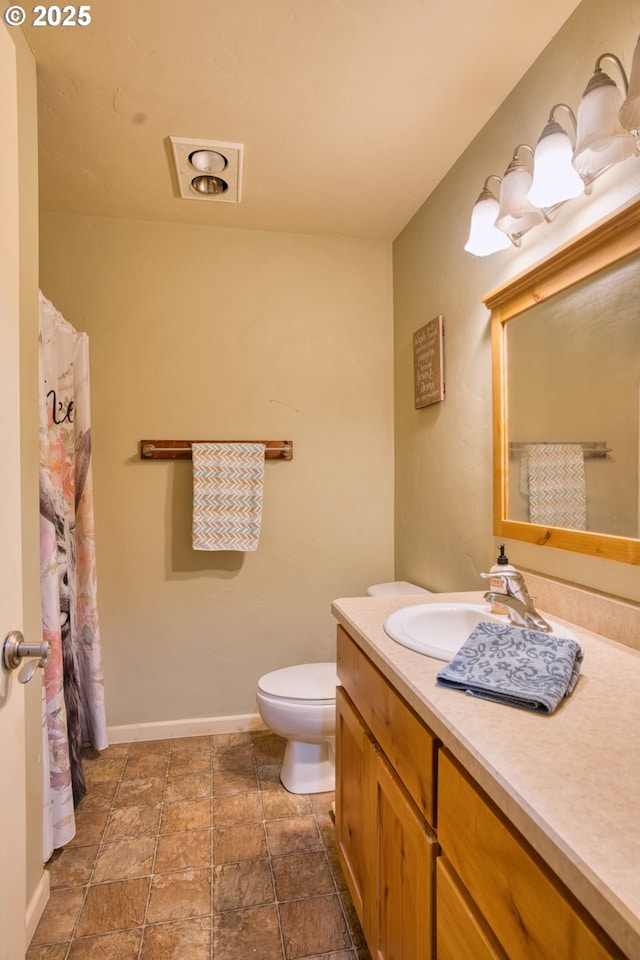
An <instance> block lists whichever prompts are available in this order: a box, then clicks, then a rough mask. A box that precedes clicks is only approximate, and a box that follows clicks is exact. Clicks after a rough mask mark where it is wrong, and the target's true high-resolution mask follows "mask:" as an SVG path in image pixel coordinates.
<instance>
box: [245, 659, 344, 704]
mask: <svg viewBox="0 0 640 960" xmlns="http://www.w3.org/2000/svg"><path fill="white" fill-rule="evenodd" d="M338 682H339V681H338V677H337V675H336V665H335V663H301V664H298V665H297V666H295V667H283V669H282V670H274V671H273V672H272V673H266V674H265V675H264V677H260V679H259V680H258V690H261V691H262V693H267V694H269V695H270V696H272V697H285V698H286V699H287V700H335V698H336V687H337V685H338Z"/></svg>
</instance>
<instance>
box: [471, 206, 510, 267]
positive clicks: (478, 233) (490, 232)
mask: <svg viewBox="0 0 640 960" xmlns="http://www.w3.org/2000/svg"><path fill="white" fill-rule="evenodd" d="M498 206H499V205H498V201H497V200H496V198H495V197H494V196H493V195H492V194H491V193H489V192H488V191H483V192H482V193H481V194H480V197H479V198H478V200H477V201H476V203H475V205H474V207H473V210H472V212H471V229H470V231H469V239H468V240H467V242H466V244H465V247H464V248H465V250H466V251H467V252H468V253H472V254H473V255H474V256H476V257H488V256H489V255H490V254H492V253H497V252H498V250H506V249H507V247H510V246H511V241H510V240H509V238H508V237H507V236H506V235H505V234H504V233H501V232H500V230H498V229H497V228H496V226H495V220H496V216H497V214H498Z"/></svg>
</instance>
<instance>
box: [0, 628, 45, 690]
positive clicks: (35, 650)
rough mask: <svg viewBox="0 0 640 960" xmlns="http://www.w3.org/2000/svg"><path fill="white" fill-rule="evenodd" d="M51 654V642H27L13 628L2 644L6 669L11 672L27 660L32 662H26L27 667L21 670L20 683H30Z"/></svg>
mask: <svg viewBox="0 0 640 960" xmlns="http://www.w3.org/2000/svg"><path fill="white" fill-rule="evenodd" d="M50 654H51V644H49V643H46V642H44V641H43V642H42V643H27V642H26V641H25V639H24V637H23V635H22V634H21V633H20V631H19V630H12V631H11V633H8V634H7V635H6V637H5V638H4V644H3V646H2V662H3V664H4V667H5V670H7V671H8V672H10V671H11V670H15V669H16V668H17V667H19V666H20V664H22V663H23V661H25V660H31V663H28V664H25V669H24V670H21V671H20V673H19V675H18V679H19V681H20V683H28V682H29V680H31V677H32V676H33V675H34V673H35V672H36V670H37V668H38V667H44V665H45V663H46V662H47V660H48V659H49V656H50Z"/></svg>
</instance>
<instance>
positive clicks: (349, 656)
mask: <svg viewBox="0 0 640 960" xmlns="http://www.w3.org/2000/svg"><path fill="white" fill-rule="evenodd" d="M337 659H338V676H339V678H340V681H341V683H342V685H343V687H344V688H345V690H346V691H347V693H348V694H349V696H350V697H351V700H352V701H353V703H354V704H355V707H356V709H357V710H358V712H359V713H360V715H361V716H362V718H363V720H364V722H365V723H366V725H367V726H368V727H369V729H370V730H371V733H372V734H373V736H374V738H375V739H376V740H377V742H378V743H379V745H380V747H381V748H382V750H383V751H384V753H385V755H386V757H387V759H388V760H389V763H390V764H391V766H392V767H393V769H394V770H395V771H396V773H397V774H398V776H399V777H400V779H401V780H402V782H403V784H404V785H405V787H406V789H407V790H408V792H409V794H410V796H411V798H412V800H413V801H414V803H415V804H416V805H417V807H418V809H419V810H421V811H422V813H423V815H424V817H425V819H426V820H427V821H428V822H429V823H430V824H431V826H433V827H435V825H436V804H435V782H436V781H435V772H436V752H437V751H436V747H437V740H436V739H435V737H434V736H433V734H432V733H431V732H430V731H429V730H428V729H427V727H426V726H425V725H424V723H423V722H422V720H420V718H419V717H418V716H417V714H415V713H414V712H413V710H412V709H411V707H410V706H409V705H408V704H407V703H405V701H404V700H403V699H402V698H401V697H400V695H399V694H398V693H396V691H395V690H394V689H393V687H392V686H391V685H390V684H389V682H388V681H387V680H386V679H385V678H384V677H383V676H382V674H381V673H380V671H379V670H378V668H377V667H375V666H374V665H373V664H372V663H371V661H370V660H369V659H368V658H367V657H366V656H365V654H364V653H363V652H362V650H360V648H359V647H358V646H357V645H356V644H355V643H354V642H353V640H352V639H351V637H350V636H349V635H348V634H347V633H346V631H345V630H343V629H342V627H338V643H337Z"/></svg>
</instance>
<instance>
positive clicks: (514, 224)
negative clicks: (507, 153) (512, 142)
mask: <svg viewBox="0 0 640 960" xmlns="http://www.w3.org/2000/svg"><path fill="white" fill-rule="evenodd" d="M520 150H528V151H529V153H530V154H531V159H532V160H533V149H532V148H531V147H530V146H529V144H528V143H521V144H519V145H518V146H517V147H516V148H515V150H514V151H513V157H512V159H511V163H510V164H509V166H508V167H507V169H506V170H505V172H504V176H503V178H502V183H501V185H500V209H499V210H498V216H497V218H496V227H497V228H498V230H502V232H503V233H506V234H507V236H515V237H520V236H522V234H523V233H526V231H527V230H530V229H531V227H535V226H536V225H537V224H539V223H542V221H543V220H544V214H543V212H542V211H541V210H540V209H539V208H538V207H534V205H533V204H532V203H531V201H530V200H529V198H528V193H529V190H530V189H531V184H532V181H533V178H532V176H531V171H530V170H529V167H528V166H527V164H526V163H525V162H524V160H522V159H520V157H519V156H518V152H519V151H520Z"/></svg>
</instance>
